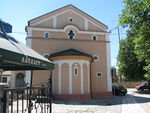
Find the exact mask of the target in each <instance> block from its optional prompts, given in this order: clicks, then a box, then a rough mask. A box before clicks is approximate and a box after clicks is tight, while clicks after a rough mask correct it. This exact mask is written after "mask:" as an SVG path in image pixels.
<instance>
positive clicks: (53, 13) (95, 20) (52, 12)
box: [28, 4, 108, 29]
mask: <svg viewBox="0 0 150 113" xmlns="http://www.w3.org/2000/svg"><path fill="white" fill-rule="evenodd" d="M67 8H69V9H76V10H78V11H79V12H81V14H83V15H86V16H88V18H89V19H91V20H93V21H94V22H95V23H96V24H100V25H103V26H104V27H105V29H107V28H108V26H107V25H105V24H103V23H102V22H100V21H98V20H97V19H95V18H93V17H92V16H90V15H89V14H87V13H85V12H83V11H82V10H80V9H79V8H77V7H75V6H73V5H72V4H69V5H67V6H64V7H62V8H59V9H56V10H54V11H51V12H49V13H46V14H44V15H41V16H38V17H36V18H34V19H32V20H29V21H28V26H30V22H32V21H34V20H38V19H40V18H42V17H43V16H46V15H49V14H52V15H55V14H56V13H57V12H58V11H59V10H60V11H61V10H63V9H67Z"/></svg>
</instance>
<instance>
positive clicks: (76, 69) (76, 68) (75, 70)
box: [74, 64, 79, 76]
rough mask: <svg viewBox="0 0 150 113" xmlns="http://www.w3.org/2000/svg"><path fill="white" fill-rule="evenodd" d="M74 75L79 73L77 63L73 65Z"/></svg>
mask: <svg viewBox="0 0 150 113" xmlns="http://www.w3.org/2000/svg"><path fill="white" fill-rule="evenodd" d="M74 75H75V76H78V75H79V67H78V64H75V66H74Z"/></svg>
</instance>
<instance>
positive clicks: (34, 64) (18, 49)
mask: <svg viewBox="0 0 150 113" xmlns="http://www.w3.org/2000/svg"><path fill="white" fill-rule="evenodd" d="M0 69H3V70H4V71H6V70H50V69H54V64H53V63H52V62H51V61H49V60H48V59H46V58H45V57H43V56H42V55H40V54H38V53H37V52H35V51H34V50H32V49H31V48H29V47H27V46H25V45H24V44H22V43H20V42H18V41H17V40H16V39H14V38H13V37H11V36H8V35H6V34H3V33H0Z"/></svg>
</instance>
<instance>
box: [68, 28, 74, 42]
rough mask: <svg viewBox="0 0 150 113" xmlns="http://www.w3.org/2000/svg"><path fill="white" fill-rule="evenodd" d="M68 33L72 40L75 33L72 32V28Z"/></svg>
mask: <svg viewBox="0 0 150 113" xmlns="http://www.w3.org/2000/svg"><path fill="white" fill-rule="evenodd" d="M68 35H69V38H70V40H72V39H73V37H74V35H75V34H74V33H73V31H72V30H70V31H69V33H68Z"/></svg>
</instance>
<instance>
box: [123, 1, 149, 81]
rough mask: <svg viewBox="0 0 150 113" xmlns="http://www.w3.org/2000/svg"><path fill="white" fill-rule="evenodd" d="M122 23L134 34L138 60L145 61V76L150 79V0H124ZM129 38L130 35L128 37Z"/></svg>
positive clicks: (135, 51)
mask: <svg viewBox="0 0 150 113" xmlns="http://www.w3.org/2000/svg"><path fill="white" fill-rule="evenodd" d="M124 3H125V7H124V9H123V10H122V14H121V15H120V24H121V25H122V26H123V27H129V31H130V34H132V35H133V42H134V47H133V48H134V53H135V54H136V58H137V60H138V62H145V65H144V67H143V69H145V70H146V72H147V73H146V74H145V77H146V78H147V79H148V80H149V79H150V66H149V65H150V0H124ZM127 38H128V37H127Z"/></svg>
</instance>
